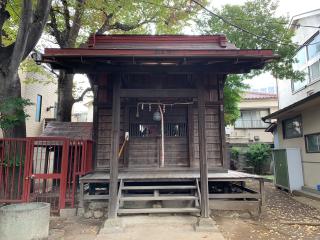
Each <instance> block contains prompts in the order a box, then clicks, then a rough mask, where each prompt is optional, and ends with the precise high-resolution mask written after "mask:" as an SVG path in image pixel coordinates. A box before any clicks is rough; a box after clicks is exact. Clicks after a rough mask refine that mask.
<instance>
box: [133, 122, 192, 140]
mask: <svg viewBox="0 0 320 240" xmlns="http://www.w3.org/2000/svg"><path fill="white" fill-rule="evenodd" d="M129 132H130V136H132V137H158V136H161V126H160V123H159V124H139V123H131V124H130V131H129ZM164 135H165V136H166V137H186V136H187V124H186V123H164Z"/></svg>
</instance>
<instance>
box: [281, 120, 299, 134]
mask: <svg viewBox="0 0 320 240" xmlns="http://www.w3.org/2000/svg"><path fill="white" fill-rule="evenodd" d="M283 136H284V138H297V137H301V136H302V119H301V116H297V117H294V118H290V119H286V120H284V121H283Z"/></svg>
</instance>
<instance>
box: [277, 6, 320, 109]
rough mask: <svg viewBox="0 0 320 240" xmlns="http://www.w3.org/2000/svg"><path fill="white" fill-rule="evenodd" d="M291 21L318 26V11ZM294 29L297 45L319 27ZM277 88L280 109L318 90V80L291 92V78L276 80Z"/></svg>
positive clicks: (319, 19)
mask: <svg viewBox="0 0 320 240" xmlns="http://www.w3.org/2000/svg"><path fill="white" fill-rule="evenodd" d="M293 23H295V24H301V25H310V26H320V11H319V14H317V15H315V16H309V17H306V18H302V19H299V20H297V21H296V22H295V21H294V22H293ZM294 30H295V36H294V37H293V41H294V42H296V43H298V44H299V45H302V44H304V43H305V42H306V41H307V40H308V39H309V38H310V37H312V36H313V35H314V34H315V33H316V32H317V31H318V30H319V29H316V28H305V27H295V28H294ZM278 90H279V108H280V109H281V108H284V107H286V106H288V105H291V104H293V103H295V102H297V101H299V100H301V99H303V98H305V97H307V96H308V95H309V94H310V93H311V92H313V93H315V92H318V91H320V81H316V82H312V83H309V84H308V85H307V86H305V87H304V88H303V89H301V90H298V91H296V92H292V89H291V80H278Z"/></svg>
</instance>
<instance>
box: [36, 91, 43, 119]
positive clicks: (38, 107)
mask: <svg viewBox="0 0 320 240" xmlns="http://www.w3.org/2000/svg"><path fill="white" fill-rule="evenodd" d="M41 108H42V96H41V95H37V105H36V122H40V121H41Z"/></svg>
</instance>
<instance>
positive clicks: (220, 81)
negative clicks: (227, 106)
mask: <svg viewBox="0 0 320 240" xmlns="http://www.w3.org/2000/svg"><path fill="white" fill-rule="evenodd" d="M225 78H226V76H223V77H219V79H218V94H219V101H221V102H223V88H224V81H225ZM219 121H220V140H221V142H220V144H221V145H220V150H221V155H222V166H223V168H225V169H230V163H229V159H228V157H227V149H226V148H227V146H226V130H225V124H224V105H223V104H221V105H220V109H219Z"/></svg>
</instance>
